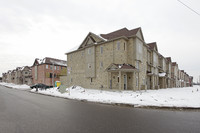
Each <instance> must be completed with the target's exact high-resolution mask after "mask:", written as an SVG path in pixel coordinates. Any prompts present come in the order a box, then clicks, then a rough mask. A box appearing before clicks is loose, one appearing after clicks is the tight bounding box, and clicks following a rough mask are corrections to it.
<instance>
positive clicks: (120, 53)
mask: <svg viewBox="0 0 200 133" xmlns="http://www.w3.org/2000/svg"><path fill="white" fill-rule="evenodd" d="M66 55H67V62H68V63H67V65H68V68H67V69H68V70H67V72H68V73H67V86H68V87H70V86H73V85H79V86H82V87H84V88H95V89H119V90H140V89H159V88H167V87H172V84H173V82H172V81H171V80H172V79H171V64H172V63H171V58H168V59H167V58H164V57H163V56H162V55H161V54H160V53H159V52H158V49H157V44H156V43H155V42H154V43H149V44H146V43H145V41H144V37H143V34H142V30H141V28H136V29H132V30H128V29H127V28H123V29H120V30H117V31H114V32H111V33H108V34H100V35H96V34H94V33H91V32H90V33H89V34H88V35H87V36H86V38H85V39H84V40H83V42H82V43H81V45H80V46H79V47H78V49H76V50H74V51H71V52H68V53H66Z"/></svg>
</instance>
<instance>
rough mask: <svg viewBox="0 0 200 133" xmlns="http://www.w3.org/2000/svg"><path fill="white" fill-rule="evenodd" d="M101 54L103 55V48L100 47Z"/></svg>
mask: <svg viewBox="0 0 200 133" xmlns="http://www.w3.org/2000/svg"><path fill="white" fill-rule="evenodd" d="M100 53H101V54H103V46H100Z"/></svg>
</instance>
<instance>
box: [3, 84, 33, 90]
mask: <svg viewBox="0 0 200 133" xmlns="http://www.w3.org/2000/svg"><path fill="white" fill-rule="evenodd" d="M0 85H3V86H6V87H10V88H15V89H18V90H30V86H28V85H25V84H24V85H16V84H13V83H5V82H0Z"/></svg>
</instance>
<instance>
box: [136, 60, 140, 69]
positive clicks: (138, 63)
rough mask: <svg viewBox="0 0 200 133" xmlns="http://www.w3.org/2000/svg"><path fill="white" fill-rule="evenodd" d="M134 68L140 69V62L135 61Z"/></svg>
mask: <svg viewBox="0 0 200 133" xmlns="http://www.w3.org/2000/svg"><path fill="white" fill-rule="evenodd" d="M135 68H137V69H140V62H139V61H136V64H135Z"/></svg>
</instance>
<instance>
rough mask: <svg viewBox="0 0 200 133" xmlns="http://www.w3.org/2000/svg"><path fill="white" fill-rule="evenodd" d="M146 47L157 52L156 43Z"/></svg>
mask: <svg viewBox="0 0 200 133" xmlns="http://www.w3.org/2000/svg"><path fill="white" fill-rule="evenodd" d="M147 46H149V49H151V50H156V51H157V52H158V47H157V44H156V42H152V43H148V44H147Z"/></svg>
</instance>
